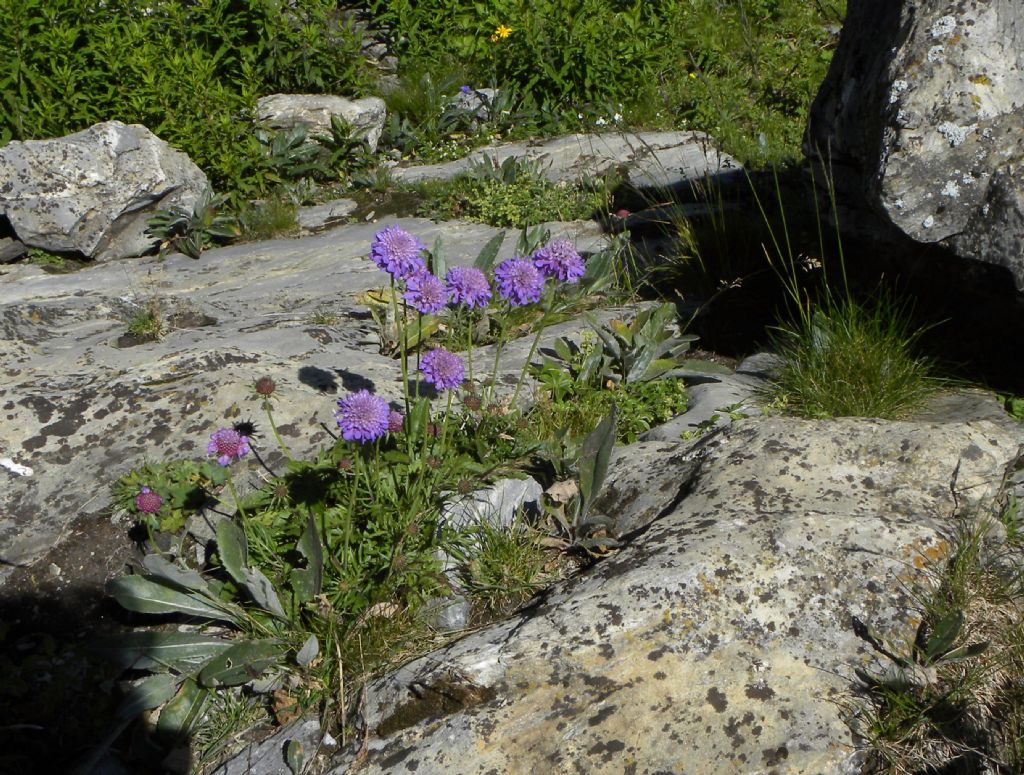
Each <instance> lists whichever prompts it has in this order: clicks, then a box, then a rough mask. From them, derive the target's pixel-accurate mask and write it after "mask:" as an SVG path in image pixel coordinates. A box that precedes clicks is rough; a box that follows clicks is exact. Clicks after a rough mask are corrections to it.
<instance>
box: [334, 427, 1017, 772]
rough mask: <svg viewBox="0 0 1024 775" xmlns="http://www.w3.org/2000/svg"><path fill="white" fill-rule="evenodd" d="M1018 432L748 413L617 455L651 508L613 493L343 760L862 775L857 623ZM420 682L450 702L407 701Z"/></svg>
mask: <svg viewBox="0 0 1024 775" xmlns="http://www.w3.org/2000/svg"><path fill="white" fill-rule="evenodd" d="M1020 438H1021V430H1020V428H1019V427H1017V426H1013V425H1012V424H1008V423H1005V422H1004V423H1002V424H999V425H997V424H994V423H991V422H987V421H980V422H977V423H960V424H929V423H883V422H880V421H875V420H858V419H842V420H833V421H828V422H820V421H805V420H794V419H783V418H760V417H757V418H750V419H748V420H744V421H743V422H741V423H737V424H735V425H733V426H731V427H729V428H725V429H723V430H722V431H720V432H718V433H716V434H714V435H713V436H710V437H705V438H704V439H701V440H699V441H698V442H693V443H674V444H666V443H664V442H659V443H656V442H645V443H642V444H638V445H633V446H632V447H630V448H627V449H626V450H623V452H622V454H621V455H620V456H618V457H617V461H616V463H614V464H613V466H618V467H629V468H630V469H632V470H634V471H639V472H641V476H643V477H645V478H646V481H647V487H646V490H647V493H653V492H654V491H663V493H662V494H663V497H664V499H665V500H664V503H663V505H662V506H661V508H660V509H659V510H658V511H656V512H652V513H647V514H643V513H642V512H643V511H645V510H648V509H649V508H650V507H651V505H652V503H651V500H650V499H639V500H638V499H635V500H633V501H632V502H630V501H629V500H622V501H621V502H619V505H618V511H617V512H615V515H616V516H618V517H619V518H620V519H621V520H622V521H623V522H625V523H629V524H631V525H632V526H633V528H632V531H631V532H630V533H628V534H626V535H625V536H624V540H626V542H627V543H626V546H625V547H624V548H623V549H622V550H620V551H619V552H618V553H616V554H615V555H613V556H611V557H609V558H607V559H605V560H603V561H602V562H600V563H598V564H597V565H595V566H594V567H592V568H591V569H590V570H589V571H587V572H585V573H582V574H581V575H579V576H577V577H575V578H572V579H569V580H567V581H564V582H562V583H560V584H558V585H556V586H555V587H554V588H552V589H551V590H549V591H548V592H547V593H545V594H544V595H543V596H542V597H540V598H538V599H537V600H536V601H535V602H534V603H533V604H532V605H530V606H529V607H528V608H527V609H524V610H523V611H521V612H520V613H519V614H517V615H515V616H514V617H512V618H511V619H510V620H508V621H506V622H501V623H498V624H495V625H492V626H490V627H487V628H485V629H483V630H480V631H478V632H476V633H473V634H471V635H468V636H466V637H464V638H462V639H460V640H459V641H457V642H455V643H453V644H451V645H449V646H447V647H445V648H443V649H439V650H437V651H435V652H432V653H430V654H428V655H426V656H424V657H423V658H421V659H418V660H415V661H413V662H411V663H409V664H408V665H406V666H404V667H402V668H400V669H399V670H397V671H395V672H393V673H391V674H389V675H388V676H385V677H384V678H382V679H380V680H378V681H376V682H374V683H372V684H371V685H370V688H369V691H368V695H367V702H366V705H365V719H364V720H365V723H366V725H367V728H368V729H369V730H370V732H371V735H370V738H369V740H368V744H367V748H366V756H365V758H364V759H363V761H362V764H361V769H360V772H365V773H387V772H394V771H395V769H394V768H395V765H396V763H398V762H402V766H404V767H407V768H408V769H409V770H410V771H412V770H416V771H418V772H433V773H440V772H459V773H465V774H466V775H471V774H472V773H485V772H502V773H513V774H515V773H535V772H563V771H564V772H570V771H571V772H609V771H615V772H620V771H627V770H628V769H629V768H630V767H631V765H633V764H636V765H641V764H642V766H643V767H644V768H645V769H646V770H647V771H650V772H656V771H660V772H690V771H695V772H696V771H699V772H701V773H709V774H711V775H714V774H715V773H735V772H770V771H773V770H774V769H778V768H785V770H786V771H789V772H814V773H822V774H828V775H832V774H835V775H839V773H851V772H858V771H859V767H860V765H861V764H862V761H861V758H862V757H861V754H860V753H859V751H858V746H859V741H858V740H857V739H855V738H854V736H853V734H852V733H851V731H850V729H849V727H848V726H847V724H846V723H845V720H844V716H843V711H842V708H841V703H842V701H843V699H844V698H849V697H850V696H851V695H850V691H851V686H852V684H853V681H854V680H855V679H854V677H853V669H854V668H855V667H860V666H870V665H871V662H872V654H871V653H870V650H869V649H868V648H867V647H866V646H865V644H864V643H863V641H861V640H860V639H859V638H858V637H857V636H856V635H855V634H854V632H853V629H852V626H851V620H852V617H853V616H857V617H858V618H860V619H861V620H863V621H865V622H868V623H869V624H870V626H871V627H872V628H873V629H874V630H877V631H878V632H880V633H881V634H882V635H883V637H886V638H891V639H893V640H895V641H897V642H899V641H903V640H906V639H907V638H908V637H911V636H912V632H913V621H912V618H911V611H912V610H913V605H914V599H913V596H912V595H913V592H912V590H913V588H914V586H915V584H925V583H927V578H928V572H927V571H926V570H925V569H926V568H928V567H929V566H930V565H931V564H932V563H933V562H935V561H938V560H941V559H942V558H943V557H944V555H945V552H946V551H948V544H947V543H946V541H945V538H944V536H945V535H946V531H947V530H948V527H949V520H950V515H951V514H952V513H953V512H954V510H955V508H956V503H955V501H954V497H953V495H952V494H951V492H950V482H951V480H952V479H953V478H954V472H957V473H956V478H957V490H958V493H957V494H958V497H959V498H960V499H961V500H960V502H961V505H963V506H966V507H969V504H970V503H974V502H975V501H976V500H977V499H981V498H984V497H987V496H991V495H992V494H993V493H994V492H995V491H996V489H997V487H998V479H999V472H1000V470H1001V468H1002V466H1003V465H1005V464H1006V461H1007V460H1008V458H1009V457H1010V456H1011V455H1013V454H1014V452H1015V450H1016V448H1017V446H1018V443H1019V442H1020ZM670 461H674V463H673V462H670ZM655 465H657V467H655ZM613 481H614V479H613ZM647 493H645V494H647ZM895 579H899V581H898V582H897V581H895ZM414 687H415V688H416V689H417V690H418V692H417V693H415V694H414V692H413V691H412V689H413V688H414ZM431 688H433V689H435V690H436V691H443V692H445V695H446V696H449V697H460V698H461V703H460V707H458V708H455V709H449V710H447V711H439V710H437V709H436V708H435V710H434V712H433V713H431V712H430V711H429V708H426V707H424V708H420V706H419V705H418V703H420V702H422V701H420V700H417V695H418V696H419V697H428V696H430V695H431V692H430V689H431ZM420 710H422V711H423V715H419V716H417V715H416V714H417V711H420ZM424 716H425V718H424ZM403 718H404V719H414V718H421V719H423V720H421V721H417V722H414V723H410V722H405V723H402V722H401V721H400V719H403ZM375 730H376V732H375ZM351 761H352V753H351V752H347V753H345V754H344V755H339V756H338V757H335V759H334V768H333V769H331V770H330V772H331V774H332V775H341V773H344V772H345V771H346V768H347V766H348V765H349V763H350V762H351Z"/></svg>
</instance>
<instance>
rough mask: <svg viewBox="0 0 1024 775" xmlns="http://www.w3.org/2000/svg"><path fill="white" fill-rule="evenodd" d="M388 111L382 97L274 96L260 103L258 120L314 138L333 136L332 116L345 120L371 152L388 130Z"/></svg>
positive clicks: (265, 98)
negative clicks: (385, 127)
mask: <svg viewBox="0 0 1024 775" xmlns="http://www.w3.org/2000/svg"><path fill="white" fill-rule="evenodd" d="M385 114H386V109H385V106H384V100H382V99H381V98H380V97H364V98H362V99H358V100H350V99H347V98H345V97H338V96H336V95H333V94H271V95H270V96H268V97H260V98H259V99H258V100H257V101H256V117H257V118H258V120H259V121H260V122H261V123H263V124H265V125H266V126H269V127H270V128H271V129H291V128H292V127H295V126H302V127H304V128H305V129H306V131H307V132H308V135H309V136H310V137H313V136H316V135H326V136H328V137H329V136H330V134H331V117H332V116H337V117H339V118H341V119H342V120H344V121H345V122H346V123H348V125H349V126H350V127H352V130H353V133H354V134H355V135H357V136H359V137H361V138H363V139H364V140H366V143H367V145H368V146H369V149H370V153H373V152H374V151H376V150H377V142H378V141H379V140H380V135H381V132H383V131H384V117H385Z"/></svg>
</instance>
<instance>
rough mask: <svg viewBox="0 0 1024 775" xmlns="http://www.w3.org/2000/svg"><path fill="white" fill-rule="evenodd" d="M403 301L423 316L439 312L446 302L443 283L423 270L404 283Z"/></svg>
mask: <svg viewBox="0 0 1024 775" xmlns="http://www.w3.org/2000/svg"><path fill="white" fill-rule="evenodd" d="M406 288H407V289H408V290H406V292H405V296H404V298H405V300H406V301H407V302H409V303H410V304H411V305H412V306H413V307H415V308H416V309H417V310H419V311H420V312H422V313H423V314H424V315H426V314H427V313H430V312H440V311H441V310H442V309H444V305H445V303H446V302H447V301H448V292H447V291H446V290H445V287H444V283H442V282H441V281H440V280H438V279H437V278H436V277H435V276H434V275H432V274H431V273H430V272H428V271H426V270H424V271H422V272H420V273H418V274H414V275H413V276H412V277H410V278H409V279H408V280H407V281H406Z"/></svg>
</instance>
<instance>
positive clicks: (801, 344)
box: [773, 294, 941, 420]
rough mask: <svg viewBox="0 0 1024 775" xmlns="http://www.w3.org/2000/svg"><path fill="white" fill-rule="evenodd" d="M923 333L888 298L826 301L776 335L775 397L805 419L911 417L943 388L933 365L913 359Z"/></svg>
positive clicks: (883, 295)
mask: <svg viewBox="0 0 1024 775" xmlns="http://www.w3.org/2000/svg"><path fill="white" fill-rule="evenodd" d="M922 333H923V329H921V328H915V327H914V324H913V323H912V321H911V319H910V316H909V314H908V313H907V311H906V308H905V307H903V306H901V305H899V304H898V303H897V302H895V301H894V300H893V299H892V297H891V296H889V295H888V294H882V295H881V296H879V297H878V298H876V299H875V300H874V301H873V302H869V303H860V302H857V301H855V300H853V299H852V298H850V297H846V298H843V299H840V300H835V299H834V298H832V297H829V299H828V300H827V301H826V303H824V304H823V305H822V306H821V307H819V308H818V309H817V310H815V311H814V312H813V313H809V314H806V315H801V316H800V319H799V321H798V322H796V323H791V324H783V325H780V326H779V327H778V328H777V329H776V332H775V336H774V339H775V345H776V349H777V351H778V352H779V354H780V355H781V356H782V358H783V361H784V364H783V366H782V369H781V372H780V374H779V376H778V378H777V379H776V381H775V383H774V387H773V398H774V399H775V402H776V403H777V404H778V405H780V406H783V407H784V408H785V409H786V411H787V412H790V413H792V414H795V415H797V416H800V417H808V418H826V417H879V418H883V419H889V420H893V419H899V418H902V417H906V416H907V415H909V414H911V413H912V412H913V411H914V410H915V409H917V408H918V407H920V406H921V404H922V403H923V402H924V400H925V399H926V398H928V397H929V396H930V395H931V394H933V393H934V392H935V391H936V390H938V389H939V387H940V385H941V383H940V382H939V380H937V379H936V378H935V376H934V373H935V367H934V363H933V361H932V360H931V359H929V358H927V357H923V356H920V355H918V354H916V353H915V346H916V344H917V342H918V340H919V339H920V337H921V334H922Z"/></svg>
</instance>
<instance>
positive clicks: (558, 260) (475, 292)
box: [370, 225, 586, 314]
mask: <svg viewBox="0 0 1024 775" xmlns="http://www.w3.org/2000/svg"><path fill="white" fill-rule="evenodd" d="M425 250H426V248H425V247H424V246H423V243H422V242H420V241H419V240H418V239H416V237H414V236H413V235H411V234H409V233H408V232H407V231H405V230H404V229H402V228H400V227H398V226H394V225H392V226H388V227H386V228H384V229H383V230H381V231H379V232H377V233H376V234H375V235H374V239H373V243H372V244H371V246H370V257H371V258H372V259H373V261H374V263H375V264H377V266H378V267H380V268H381V269H382V270H384V271H386V272H388V273H390V274H391V276H392V277H393V278H395V279H396V280H402V281H404V282H405V284H406V290H405V293H404V294H403V298H404V299H405V300H406V301H407V302H408V303H409V304H410V305H411V306H412V307H414V308H415V309H416V310H418V311H419V312H421V313H423V314H429V313H434V312H439V311H440V310H441V309H443V308H444V306H445V305H446V304H464V305H465V306H467V307H469V308H470V309H473V308H475V307H480V308H482V307H486V306H487V305H488V304H489V303H490V300H491V296H492V294H491V286H490V283H489V282H488V281H487V276H486V275H485V274H484V273H483V272H482V271H480V270H479V269H477V268H476V267H469V266H457V267H453V268H452V269H449V270H448V272H447V274H446V275H445V277H444V282H443V283H442V281H441V280H440V279H438V278H437V277H435V276H434V275H433V274H431V273H430V272H429V271H428V270H427V266H426V262H425V261H424V260H423V256H422V254H423V252H424V251H425ZM585 269H586V267H585V264H584V262H583V258H582V257H581V256H580V254H579V253H578V252H577V251H576V248H574V247H573V245H572V243H571V242H570V241H569V240H566V239H557V240H552V241H551V242H549V243H548V244H547V245H545V246H544V247H542V248H540V249H539V250H537V251H536V252H535V253H534V254H533V255H532V256H530V257H522V256H516V257H514V258H510V259H507V260H506V261H502V262H501V263H500V264H498V266H497V267H495V270H494V282H495V286H496V287H497V290H498V294H499V295H500V296H501V297H502V298H503V299H505V300H506V301H507V302H508V303H509V304H511V305H512V306H514V307H522V306H526V305H527V304H534V303H536V302H538V301H540V296H541V293H542V292H543V290H544V282H545V280H546V279H547V278H549V277H551V278H554V279H555V280H557V281H559V282H563V283H570V284H571V283H577V282H579V280H580V278H581V277H583V273H584V271H585Z"/></svg>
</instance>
